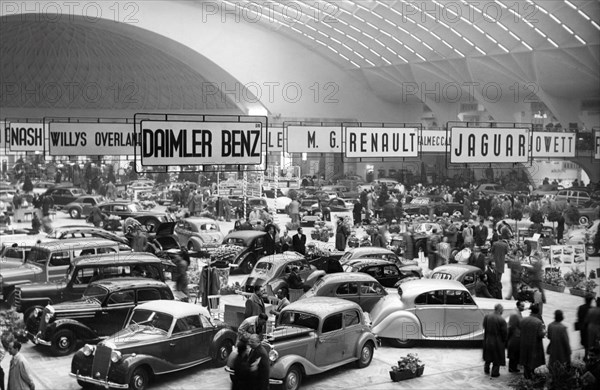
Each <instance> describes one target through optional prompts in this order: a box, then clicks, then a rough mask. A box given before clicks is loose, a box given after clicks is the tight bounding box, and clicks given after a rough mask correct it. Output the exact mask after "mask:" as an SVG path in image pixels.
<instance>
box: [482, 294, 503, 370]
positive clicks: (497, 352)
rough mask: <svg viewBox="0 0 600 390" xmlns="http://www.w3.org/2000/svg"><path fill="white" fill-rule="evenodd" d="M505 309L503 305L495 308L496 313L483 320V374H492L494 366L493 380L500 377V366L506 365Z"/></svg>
mask: <svg viewBox="0 0 600 390" xmlns="http://www.w3.org/2000/svg"><path fill="white" fill-rule="evenodd" d="M503 311H504V308H503V307H502V305H501V304H499V303H498V304H497V305H496V306H494V313H491V314H487V315H486V316H485V317H484V318H483V331H484V334H483V360H484V362H485V365H484V366H483V372H485V373H486V374H490V364H491V365H492V372H491V376H492V378H495V377H498V376H500V366H505V365H506V357H505V354H504V353H505V348H506V340H507V328H506V321H504V318H502V312H503Z"/></svg>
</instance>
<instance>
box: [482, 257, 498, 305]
mask: <svg viewBox="0 0 600 390" xmlns="http://www.w3.org/2000/svg"><path fill="white" fill-rule="evenodd" d="M484 273H485V274H486V275H487V284H488V290H489V291H490V294H492V296H493V297H494V298H496V299H502V282H501V279H500V276H499V274H498V272H497V271H496V263H495V262H494V260H490V261H489V262H488V266H487V268H486V270H485V272H484Z"/></svg>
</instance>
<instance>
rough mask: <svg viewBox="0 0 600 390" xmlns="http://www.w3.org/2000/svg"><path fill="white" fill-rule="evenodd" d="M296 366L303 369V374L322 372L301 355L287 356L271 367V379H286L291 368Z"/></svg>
mask: <svg viewBox="0 0 600 390" xmlns="http://www.w3.org/2000/svg"><path fill="white" fill-rule="evenodd" d="M294 364H299V365H300V366H301V367H302V372H303V374H306V375H313V374H318V373H320V372H322V371H323V370H320V369H319V368H318V367H317V366H315V365H314V364H313V363H311V362H310V360H308V359H306V358H305V357H304V356H300V355H286V356H283V357H281V358H279V359H277V360H276V361H275V363H273V365H272V366H271V374H270V376H271V378H273V379H284V378H285V375H286V374H287V372H288V370H289V369H290V367H292V366H293V365H294Z"/></svg>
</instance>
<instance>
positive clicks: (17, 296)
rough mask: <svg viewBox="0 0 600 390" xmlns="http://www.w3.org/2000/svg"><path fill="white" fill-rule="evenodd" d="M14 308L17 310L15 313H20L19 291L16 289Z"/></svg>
mask: <svg viewBox="0 0 600 390" xmlns="http://www.w3.org/2000/svg"><path fill="white" fill-rule="evenodd" d="M15 307H16V308H17V311H19V312H20V311H21V289H20V288H17V289H15Z"/></svg>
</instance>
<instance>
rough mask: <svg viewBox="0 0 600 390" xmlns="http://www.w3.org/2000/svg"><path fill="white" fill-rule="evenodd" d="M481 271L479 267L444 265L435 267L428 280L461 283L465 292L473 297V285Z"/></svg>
mask: <svg viewBox="0 0 600 390" xmlns="http://www.w3.org/2000/svg"><path fill="white" fill-rule="evenodd" d="M482 272H483V271H481V269H480V268H479V267H475V266H473V265H467V264H446V265H441V266H439V267H436V268H435V269H434V270H433V272H431V275H430V276H429V278H430V279H441V280H457V281H459V282H461V283H462V284H463V285H464V286H465V287H466V288H467V290H469V292H470V293H471V294H473V295H475V283H477V280H478V279H479V275H481V274H482Z"/></svg>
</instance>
